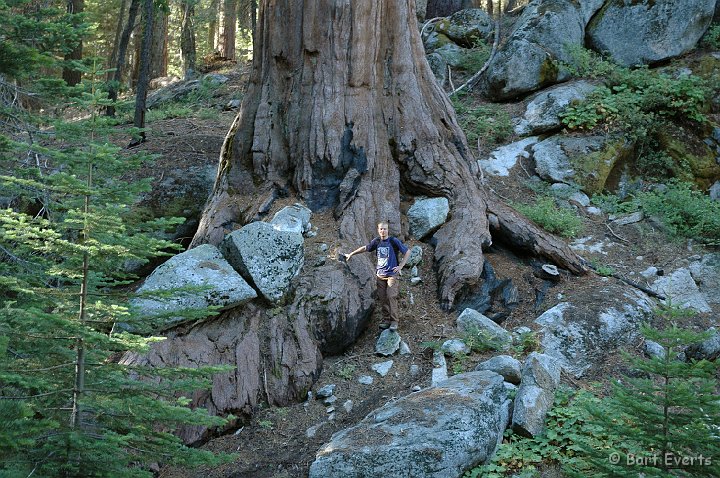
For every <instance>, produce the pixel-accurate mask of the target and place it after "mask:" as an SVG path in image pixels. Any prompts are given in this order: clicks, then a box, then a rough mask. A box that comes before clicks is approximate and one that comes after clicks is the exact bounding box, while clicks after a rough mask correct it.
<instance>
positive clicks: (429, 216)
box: [407, 198, 450, 239]
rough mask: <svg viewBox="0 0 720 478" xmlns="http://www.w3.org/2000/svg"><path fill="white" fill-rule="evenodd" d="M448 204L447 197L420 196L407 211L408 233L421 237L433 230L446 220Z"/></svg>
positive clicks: (448, 209)
mask: <svg viewBox="0 0 720 478" xmlns="http://www.w3.org/2000/svg"><path fill="white" fill-rule="evenodd" d="M449 212H450V204H449V202H448V200H447V198H421V199H418V200H416V201H415V203H414V204H413V205H412V206H410V209H408V212H407V218H408V222H409V223H410V234H411V235H412V236H413V237H415V238H417V239H422V238H424V237H427V236H428V235H430V234H432V233H433V232H435V231H436V230H437V229H438V228H439V227H440V226H442V225H443V224H444V223H445V221H446V220H447V216H448V213H449Z"/></svg>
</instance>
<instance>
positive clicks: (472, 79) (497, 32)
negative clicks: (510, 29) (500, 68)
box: [448, 17, 501, 96]
mask: <svg viewBox="0 0 720 478" xmlns="http://www.w3.org/2000/svg"><path fill="white" fill-rule="evenodd" d="M500 18H501V17H498V18H497V19H496V20H495V40H493V46H492V50H491V51H490V56H489V57H488V59H487V61H486V62H485V64H484V65H483V67H482V68H480V70H479V71H478V72H477V73H475V74H474V75H473V76H471V77H470V79H469V80H467V81H466V82H465V83H463V84H462V85H460V86H458V88H457V89H456V90H453V91H452V93H450V94H449V95H448V96H452V95H454V94H456V93H458V92H460V91H461V90H462V89H463V88H467V89H468V90H471V89H472V88H473V87H474V86H475V84H476V83H477V82H478V81H479V80H480V76H481V75H482V74H483V73H485V70H487V69H488V67H489V66H490V62H491V61H492V59H493V57H494V56H495V53H497V49H498V45H499V44H500Z"/></svg>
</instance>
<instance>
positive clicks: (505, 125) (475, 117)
mask: <svg viewBox="0 0 720 478" xmlns="http://www.w3.org/2000/svg"><path fill="white" fill-rule="evenodd" d="M451 101H452V104H453V107H454V108H455V113H456V114H457V119H458V123H459V124H460V127H461V128H462V130H463V131H464V132H465V136H466V137H467V140H468V144H469V145H470V146H475V145H476V144H477V143H478V140H479V141H480V143H482V144H486V145H487V144H498V143H500V142H502V141H504V140H506V139H507V138H509V137H510V135H511V134H512V132H513V127H512V120H511V119H510V115H509V114H508V113H507V112H506V111H505V110H504V109H503V108H502V107H501V106H499V105H495V104H484V105H472V104H471V99H470V98H469V97H467V96H464V95H462V94H458V95H455V96H453V97H452V98H451Z"/></svg>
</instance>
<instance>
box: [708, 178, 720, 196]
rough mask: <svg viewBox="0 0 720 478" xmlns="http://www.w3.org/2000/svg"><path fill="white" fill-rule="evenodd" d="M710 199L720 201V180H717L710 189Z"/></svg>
mask: <svg viewBox="0 0 720 478" xmlns="http://www.w3.org/2000/svg"><path fill="white" fill-rule="evenodd" d="M709 194H710V199H712V200H713V201H720V181H715V182H714V183H713V185H712V186H710V190H709Z"/></svg>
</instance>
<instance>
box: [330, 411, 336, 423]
mask: <svg viewBox="0 0 720 478" xmlns="http://www.w3.org/2000/svg"><path fill="white" fill-rule="evenodd" d="M333 420H335V412H332V413H331V414H330V415H328V421H330V422H331V421H333Z"/></svg>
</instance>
